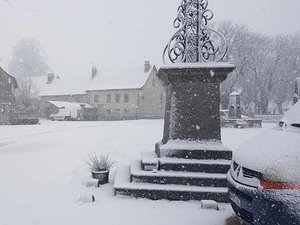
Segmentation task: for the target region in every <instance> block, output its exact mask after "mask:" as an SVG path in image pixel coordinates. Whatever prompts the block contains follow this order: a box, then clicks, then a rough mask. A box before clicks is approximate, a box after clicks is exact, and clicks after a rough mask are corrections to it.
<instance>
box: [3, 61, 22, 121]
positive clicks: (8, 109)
mask: <svg viewBox="0 0 300 225" xmlns="http://www.w3.org/2000/svg"><path fill="white" fill-rule="evenodd" d="M16 88H18V85H17V82H16V79H15V78H14V77H13V76H11V75H9V74H8V73H7V72H6V71H4V70H3V69H2V68H1V67H0V124H9V123H10V119H11V115H12V113H13V111H14V108H15V103H16V99H15V89H16Z"/></svg>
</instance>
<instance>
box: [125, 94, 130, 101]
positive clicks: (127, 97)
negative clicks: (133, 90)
mask: <svg viewBox="0 0 300 225" xmlns="http://www.w3.org/2000/svg"><path fill="white" fill-rule="evenodd" d="M124 102H129V94H124Z"/></svg>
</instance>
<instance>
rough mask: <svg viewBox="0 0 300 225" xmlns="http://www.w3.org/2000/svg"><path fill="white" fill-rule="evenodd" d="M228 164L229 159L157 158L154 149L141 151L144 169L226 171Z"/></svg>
mask: <svg viewBox="0 0 300 225" xmlns="http://www.w3.org/2000/svg"><path fill="white" fill-rule="evenodd" d="M230 165H231V160H224V159H223V160H222V159H221V160H214V159H182V158H170V157H162V158H158V157H157V155H156V153H155V152H154V151H148V152H142V168H143V169H144V170H146V171H152V170H153V169H160V170H167V171H186V172H205V173H227V172H228V170H229V169H230Z"/></svg>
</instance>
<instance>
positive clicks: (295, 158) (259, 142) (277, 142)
mask: <svg viewBox="0 0 300 225" xmlns="http://www.w3.org/2000/svg"><path fill="white" fill-rule="evenodd" d="M228 181H229V196H230V199H231V205H232V207H233V209H234V211H235V212H236V213H237V215H238V216H240V217H241V218H242V219H243V220H244V221H245V222H246V223H247V224H276V225H280V224H282V225H285V224H289V225H296V224H298V225H299V224H300V101H299V102H298V103H296V104H295V105H294V106H293V108H292V109H291V110H290V111H289V112H287V113H286V115H285V116H284V117H283V118H282V120H281V121H280V122H279V124H278V125H277V126H276V127H275V128H274V129H271V130H267V131H266V132H265V133H262V134H260V135H259V136H258V137H255V138H253V139H252V140H250V141H249V142H247V143H245V144H244V145H243V146H241V147H240V148H239V150H236V151H235V152H234V156H233V161H232V165H231V168H230V171H229V172H228Z"/></svg>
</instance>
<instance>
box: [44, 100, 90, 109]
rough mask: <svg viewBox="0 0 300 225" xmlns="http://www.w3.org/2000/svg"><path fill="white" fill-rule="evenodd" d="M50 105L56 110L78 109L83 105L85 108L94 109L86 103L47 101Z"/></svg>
mask: <svg viewBox="0 0 300 225" xmlns="http://www.w3.org/2000/svg"><path fill="white" fill-rule="evenodd" d="M49 102H50V103H51V104H53V105H55V106H56V107H58V108H61V107H65V108H80V105H82V104H84V105H85V108H94V107H93V106H91V105H90V104H87V103H76V102H63V101H49Z"/></svg>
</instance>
